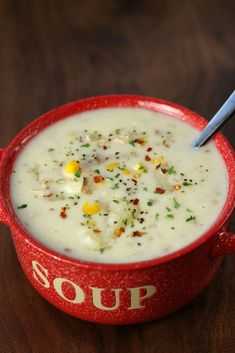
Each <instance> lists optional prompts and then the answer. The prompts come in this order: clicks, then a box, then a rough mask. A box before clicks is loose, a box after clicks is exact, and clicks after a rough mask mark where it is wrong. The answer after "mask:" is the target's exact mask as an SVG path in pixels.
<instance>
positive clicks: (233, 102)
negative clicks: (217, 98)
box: [193, 91, 235, 147]
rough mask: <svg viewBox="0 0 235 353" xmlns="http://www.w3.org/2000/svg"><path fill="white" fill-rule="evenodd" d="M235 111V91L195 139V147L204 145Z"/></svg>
mask: <svg viewBox="0 0 235 353" xmlns="http://www.w3.org/2000/svg"><path fill="white" fill-rule="evenodd" d="M234 113H235V91H233V93H232V94H231V96H230V97H229V98H228V99H227V100H226V102H225V103H224V104H223V105H222V107H221V108H220V109H219V110H218V112H217V113H216V114H215V115H214V117H213V118H212V119H211V121H210V122H209V123H208V125H207V126H206V127H205V129H204V130H202V132H201V133H200V135H199V136H198V137H197V138H196V139H195V140H194V141H193V147H201V146H203V145H204V144H205V143H206V142H207V141H208V140H209V139H210V138H211V137H212V136H213V135H214V134H215V133H216V131H217V130H218V129H219V128H220V127H221V125H222V124H224V123H225V122H226V121H228V120H229V119H230V118H231V117H232V115H233V114H234Z"/></svg>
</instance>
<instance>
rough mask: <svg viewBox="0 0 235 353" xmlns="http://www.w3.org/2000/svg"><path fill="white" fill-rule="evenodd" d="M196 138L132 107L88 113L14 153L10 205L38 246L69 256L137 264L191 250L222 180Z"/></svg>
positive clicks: (223, 187)
mask: <svg viewBox="0 0 235 353" xmlns="http://www.w3.org/2000/svg"><path fill="white" fill-rule="evenodd" d="M197 135H198V130H196V129H194V128H193V127H191V126H190V125H188V124H186V123H185V122H183V121H180V120H178V119H176V118H174V117H171V116H168V115H164V114H161V113H158V112H154V111H149V110H146V109H140V108H105V109H97V110H92V111H88V112H84V113H81V114H77V115H74V116H71V117H69V118H66V119H63V120H61V121H59V122H57V123H55V124H53V125H51V126H49V127H47V128H46V129H44V130H43V131H42V132H40V133H39V134H38V135H37V136H36V137H34V138H33V139H32V140H31V141H30V142H29V143H28V144H27V145H26V146H25V147H24V148H23V150H22V152H21V153H20V155H19V156H18V158H17V159H16V161H15V164H14V166H13V171H12V176H11V200H12V203H13V207H14V210H15V212H16V214H17V216H18V218H19V220H20V222H21V223H22V224H23V225H24V227H25V228H26V229H27V230H28V231H29V232H30V233H31V235H32V236H33V237H34V238H35V239H37V240H38V241H39V242H41V243H43V244H44V245H45V246H47V247H48V248H50V249H53V250H55V251H56V252H58V253H61V254H65V255H67V256H69V257H73V258H77V259H82V260H87V261H94V262H108V263H125V262H136V261H144V260H148V259H152V258H157V257H161V256H163V255H166V254H169V253H171V252H174V251H176V250H178V249H181V248H183V247H184V246H186V245H188V244H190V243H192V242H193V241H195V240H196V239H197V238H198V237H200V236H201V235H202V234H203V233H204V232H205V231H206V230H208V229H209V228H210V226H211V225H212V224H213V223H214V222H215V220H216V218H217V216H218V214H219V213H220V211H221V209H222V208H223V205H224V203H225V199H226V195H227V189H228V176H227V171H226V167H225V165H224V162H223V160H222V158H221V156H220V155H219V153H218V151H217V149H216V147H215V145H214V143H213V142H210V143H208V144H207V145H206V146H204V147H202V148H200V149H198V150H196V149H193V148H192V147H191V144H192V141H193V139H194V138H195V137H196V136H197Z"/></svg>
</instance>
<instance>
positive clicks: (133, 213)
mask: <svg viewBox="0 0 235 353" xmlns="http://www.w3.org/2000/svg"><path fill="white" fill-rule="evenodd" d="M135 213H136V208H134V209H133V211H132V212H131V215H132V218H134V219H135Z"/></svg>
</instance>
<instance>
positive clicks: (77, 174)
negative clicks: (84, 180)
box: [74, 170, 81, 178]
mask: <svg viewBox="0 0 235 353" xmlns="http://www.w3.org/2000/svg"><path fill="white" fill-rule="evenodd" d="M74 176H75V177H76V178H80V176H81V171H80V170H78V171H77V172H76V173H75V174H74Z"/></svg>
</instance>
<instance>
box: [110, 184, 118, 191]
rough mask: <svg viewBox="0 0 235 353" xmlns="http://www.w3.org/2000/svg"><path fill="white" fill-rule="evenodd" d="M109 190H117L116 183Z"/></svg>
mask: <svg viewBox="0 0 235 353" xmlns="http://www.w3.org/2000/svg"><path fill="white" fill-rule="evenodd" d="M111 189H113V190H116V189H119V185H118V183H116V184H114V185H113V186H112V187H111Z"/></svg>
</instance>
